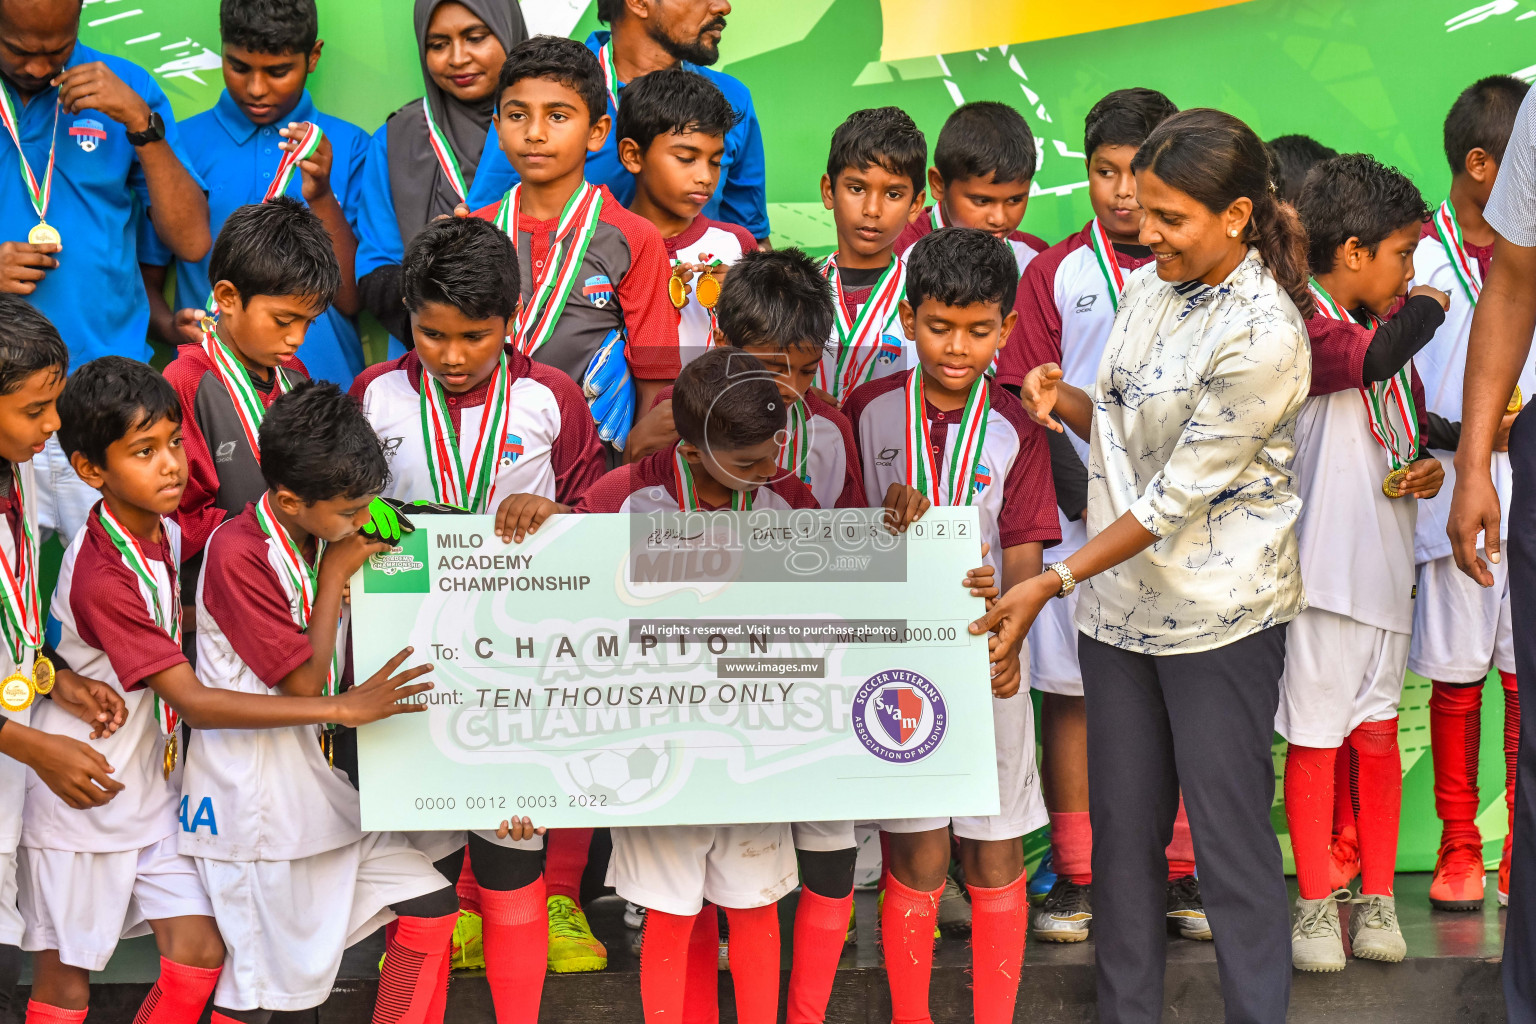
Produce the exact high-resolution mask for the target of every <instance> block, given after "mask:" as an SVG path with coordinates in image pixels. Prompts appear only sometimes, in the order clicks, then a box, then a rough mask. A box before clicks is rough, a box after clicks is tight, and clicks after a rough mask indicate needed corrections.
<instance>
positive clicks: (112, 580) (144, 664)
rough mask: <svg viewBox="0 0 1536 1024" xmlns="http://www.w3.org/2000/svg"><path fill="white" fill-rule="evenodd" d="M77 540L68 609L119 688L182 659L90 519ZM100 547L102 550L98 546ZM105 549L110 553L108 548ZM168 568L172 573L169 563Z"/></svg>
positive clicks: (131, 686)
mask: <svg viewBox="0 0 1536 1024" xmlns="http://www.w3.org/2000/svg"><path fill="white" fill-rule="evenodd" d="M88 529H90V530H91V531H92V533H91V534H89V535H88V536H87V537H86V538H85V541H84V543H82V544H81V545H80V554H79V555H78V556H77V558H76V560H75V572H74V576H73V577H72V578H73V579H74V580H75V582H76V585H75V586H72V587H71V588H70V591H69V610H70V612H71V614H73V615H74V617H75V632H77V633H78V634H80V639H81V640H83V641H85V642H86V643H87V644H89V645H90V646H92V647H94V648H96V650H98V651H103V652H105V653H106V655H107V660H108V661H109V662H111V664H112V671H113V672H114V673H115V674H116V675H117V681H118V684H119V685H120V686H121V687H122V688H123V690H124V692H127V691H130V690H138V689H142V688H143V686H144V681H145V680H146V679H148V678H149V677H150V676H152V675H154V674H155V673H156V672H164V671H165V670H166V669H168V668H172V667H174V666H176V665H182V664H185V663H186V660H187V656H186V655H185V654H183V653H182V651H181V645H180V644H178V643H176V642H175V641H174V640H172V639H171V637H170V635H169V634H168V633H166V631H165V630H163V629H161V628H160V627H159V626H158V625H156V624H155V620H154V619H153V618H152V617H151V616H150V614H149V605H148V604H147V603H146V602H145V600H144V594H143V593H142V592H141V591H140V590H139V578H138V577H137V576H135V575H134V574H133V570H131V569H129V568H128V566H127V565H126V564H124V562H123V560H122V559H121V558H120V557H118V555H117V552H116V550H115V549H112V548H111V546H110V542H109V541H107V540H106V539H105V537H104V536H103V537H98V536H96V533H98V532H99V531H100V530H101V527H100V526H99V525H97V523H96V522H95V521H94V519H93V520H92V521H91V523H90V524H89V526H88ZM103 548H106V549H107V550H105V551H104V550H103ZM109 551H110V554H109V553H108V552H109ZM170 571H171V572H173V573H174V572H176V571H177V570H176V568H175V567H172V568H171V570H170Z"/></svg>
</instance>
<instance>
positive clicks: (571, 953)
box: [549, 896, 608, 974]
mask: <svg viewBox="0 0 1536 1024" xmlns="http://www.w3.org/2000/svg"><path fill="white" fill-rule="evenodd" d="M607 966H608V947H606V946H604V945H603V944H602V943H601V942H599V941H597V939H596V938H595V937H594V936H593V935H592V926H591V925H589V924H588V923H587V915H586V914H584V913H583V912H582V909H581V908H580V907H578V906H577V905H576V901H575V900H573V899H571V898H570V897H569V896H551V897H550V898H549V969H550V971H551V972H553V973H555V974H579V973H581V972H583V971H601V970H603V969H604V968H606V967H607Z"/></svg>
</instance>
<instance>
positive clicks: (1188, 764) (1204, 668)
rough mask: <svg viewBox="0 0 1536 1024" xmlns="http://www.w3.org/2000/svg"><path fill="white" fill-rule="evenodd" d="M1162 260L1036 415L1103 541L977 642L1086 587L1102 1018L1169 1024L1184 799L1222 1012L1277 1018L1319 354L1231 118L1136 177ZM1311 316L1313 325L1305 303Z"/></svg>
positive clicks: (1206, 114) (1278, 217) (1011, 640)
mask: <svg viewBox="0 0 1536 1024" xmlns="http://www.w3.org/2000/svg"><path fill="white" fill-rule="evenodd" d="M1132 167H1133V169H1134V170H1135V172H1136V189H1137V197H1138V200H1139V202H1140V204H1141V206H1142V208H1143V210H1144V211H1145V213H1144V219H1143V223H1142V228H1141V241H1142V243H1143V244H1146V245H1149V246H1150V247H1151V248H1152V251H1153V253H1154V254H1155V255H1156V262H1155V266H1148V267H1143V268H1142V269H1141V270H1139V271H1137V272H1136V273H1134V274H1133V275H1132V276H1131V278H1130V280H1129V281H1128V282H1127V283H1126V286H1125V293H1124V295H1123V296H1122V298H1121V300H1120V306H1119V311H1118V313H1117V314H1116V316H1115V325H1114V328H1113V331H1112V333H1111V335H1110V338H1109V341H1108V343H1107V345H1106V347H1105V351H1104V358H1103V362H1102V363H1101V364H1100V366H1099V373H1098V380H1097V383H1096V385H1095V387H1094V393H1093V394H1092V395H1091V396H1090V395H1088V394H1087V393H1085V392H1083V391H1080V390H1078V389H1076V388H1074V387H1071V386H1070V385H1067V384H1065V383H1063V382H1062V380H1061V376H1062V374H1061V368H1060V367H1058V366H1056V365H1055V364H1047V365H1045V366H1041V367H1037V368H1035V369H1034V370H1033V371H1032V372H1031V373H1030V375H1029V377H1028V378H1027V379H1026V380H1025V382H1024V386H1023V388H1022V397H1023V399H1024V404H1025V406H1026V407H1027V408H1028V409H1029V410H1030V413H1031V415H1032V416H1034V417H1035V419H1036V420H1037V421H1038V422H1040V423H1042V424H1043V425H1045V426H1047V427H1049V428H1051V429H1053V430H1058V431H1059V430H1061V429H1062V426H1061V424H1060V423H1058V422H1057V421H1056V419H1054V418H1053V414H1054V417H1059V419H1060V420H1061V421H1062V422H1064V423H1065V424H1066V425H1067V426H1068V427H1070V428H1071V429H1072V430H1073V431H1074V432H1075V433H1077V434H1078V435H1079V436H1081V437H1083V438H1085V439H1086V440H1087V441H1088V442H1089V445H1090V451H1091V454H1090V460H1089V485H1088V487H1089V489H1088V511H1087V520H1088V533H1089V536H1090V537H1091V538H1092V539H1091V540H1090V541H1089V542H1088V544H1087V545H1085V546H1084V547H1083V548H1082V549H1081V550H1080V551H1078V552H1077V553H1076V554H1075V555H1072V556H1071V557H1070V558H1068V559H1067V560H1066V562H1065V563H1056V564H1055V565H1053V566H1051V567H1050V568H1049V569H1048V570H1047V571H1046V572H1044V573H1042V574H1041V575H1040V576H1037V577H1034V578H1032V579H1030V580H1027V581H1025V582H1024V583H1021V584H1019V585H1018V586H1016V587H1014V588H1013V589H1012V590H1010V591H1009V592H1008V593H1007V594H1005V595H1004V596H1003V598H1002V599H1001V600H1000V601H999V603H998V605H997V606H996V607H995V608H994V609H993V611H992V612H991V614H989V615H988V616H987V617H986V618H985V619H983V620H981V621H980V622H979V623H977V624H976V626H974V627H973V630H975V631H978V632H979V631H981V630H984V629H990V628H997V629H998V631H999V635H1000V637H1001V639H1002V640H1003V641H1004V643H1003V644H1000V645H999V648H1000V650H999V652H998V653H997V654H996V655H995V656H998V657H1000V656H1002V654H1003V652H1004V651H1006V650H1007V649H1010V648H1013V647H1015V646H1016V644H1017V642H1018V639H1019V638H1021V637H1022V636H1024V634H1025V633H1026V632H1027V631H1028V629H1029V627H1030V625H1031V623H1033V621H1034V619H1035V616H1036V614H1037V613H1038V612H1039V610H1040V609H1041V608H1042V607H1043V606H1044V605H1045V603H1046V602H1047V601H1049V600H1051V599H1052V598H1053V597H1057V596H1060V595H1063V594H1065V593H1068V592H1070V591H1071V590H1072V588H1073V587H1075V586H1077V585H1078V581H1081V583H1082V586H1083V594H1082V595H1081V596H1080V599H1079V604H1078V611H1077V627H1078V630H1079V633H1080V635H1079V638H1078V643H1079V646H1078V654H1079V659H1080V661H1081V663H1082V668H1083V680H1084V695H1085V697H1086V700H1087V713H1088V787H1089V793H1090V802H1089V812H1090V816H1091V823H1092V826H1093V835H1094V845H1093V897H1094V915H1095V921H1094V936H1095V938H1096V939H1097V943H1098V948H1097V958H1098V989H1099V992H1098V1004H1099V1007H1098V1008H1099V1019H1100V1020H1101V1021H1104V1022H1105V1024H1127V1022H1135V1024H1142V1022H1146V1024H1152V1022H1156V1021H1159V1020H1161V1019H1162V1012H1163V968H1164V952H1165V948H1164V947H1165V943H1166V931H1165V923H1166V922H1165V919H1164V913H1165V911H1166V909H1167V908H1166V903H1165V900H1166V895H1165V882H1166V876H1167V864H1166V861H1165V859H1164V853H1163V851H1164V848H1165V847H1166V846H1167V843H1168V840H1169V838H1170V837H1171V835H1172V829H1173V818H1174V812H1175V811H1176V810H1177V808H1178V801H1179V792H1180V789H1181V787H1182V790H1183V794H1184V801H1185V806H1186V807H1187V808H1188V811H1189V819H1190V825H1191V831H1192V833H1193V836H1194V841H1195V854H1196V860H1197V862H1198V863H1199V864H1200V868H1201V871H1200V884H1201V889H1202V893H1203V895H1204V898H1205V906H1206V912H1207V914H1208V916H1209V918H1210V924H1211V930H1212V932H1213V933H1214V935H1215V940H1216V944H1217V947H1218V954H1219V959H1218V964H1219V968H1220V974H1221V987H1222V994H1223V997H1224V999H1225V1001H1226V1016H1227V1020H1229V1021H1243V1022H1264V1024H1267V1022H1275V1024H1279V1022H1282V1021H1284V1020H1285V1012H1286V1005H1287V1002H1288V999H1289V994H1290V972H1291V964H1290V941H1289V922H1290V918H1289V908H1288V906H1287V898H1286V889H1285V879H1284V875H1283V873H1282V867H1281V859H1280V847H1279V844H1278V842H1277V841H1276V839H1275V834H1274V830H1273V829H1272V828H1271V826H1270V822H1269V808H1270V804H1271V802H1272V800H1273V798H1274V768H1273V764H1272V763H1271V760H1270V739H1271V735H1272V729H1273V726H1274V717H1275V708H1276V705H1277V703H1278V700H1279V681H1280V675H1281V671H1282V669H1283V667H1284V662H1285V624H1286V623H1287V622H1289V621H1290V620H1291V619H1292V618H1294V617H1295V615H1296V614H1297V613H1298V612H1299V611H1300V610H1301V608H1302V607H1303V606H1304V603H1305V602H1304V599H1303V597H1302V587H1301V576H1300V572H1299V569H1298V567H1297V554H1296V537H1295V523H1296V517H1297V513H1298V512H1299V510H1300V501H1299V499H1298V498H1297V496H1296V492H1295V488H1294V485H1293V481H1292V477H1291V471H1290V463H1291V458H1292V455H1293V443H1292V434H1293V430H1294V427H1295V423H1296V415H1297V412H1298V411H1299V410H1300V408H1301V404H1302V402H1303V400H1304V399H1305V398H1306V397H1307V389H1308V385H1309V381H1310V378H1311V359H1310V354H1309V349H1308V346H1307V341H1306V337H1307V334H1306V328H1305V326H1304V325H1303V319H1302V318H1303V315H1305V314H1309V313H1310V312H1311V311H1312V308H1313V307H1312V300H1311V298H1310V297H1309V295H1308V294H1307V272H1306V260H1305V252H1304V248H1303V240H1302V233H1301V228H1300V226H1299V225H1298V224H1297V222H1296V219H1295V214H1294V212H1292V211H1291V210H1290V208H1289V207H1287V206H1284V205H1282V204H1281V203H1280V202H1279V200H1278V198H1277V196H1276V194H1275V186H1274V184H1273V183H1272V181H1271V178H1270V174H1269V164H1268V156H1267V154H1266V152H1265V149H1264V146H1263V144H1262V143H1261V142H1260V141H1259V139H1258V137H1257V136H1255V135H1254V133H1253V132H1252V130H1250V129H1249V128H1248V126H1247V125H1245V124H1243V123H1242V122H1241V121H1239V120H1237V119H1236V118H1234V117H1232V116H1230V115H1228V114H1224V113H1221V112H1220V111H1215V110H1187V111H1184V112H1183V113H1181V114H1177V115H1174V116H1173V117H1170V118H1168V119H1167V120H1166V121H1164V122H1163V123H1162V124H1161V125H1159V126H1158V128H1157V129H1156V130H1155V131H1153V133H1152V135H1151V136H1150V137H1149V138H1148V139H1147V141H1146V142H1145V143H1144V144H1143V145H1142V147H1141V149H1140V151H1139V152H1138V153H1137V154H1136V158H1135V160H1134V161H1133V164H1132ZM1298 307H1300V310H1298Z"/></svg>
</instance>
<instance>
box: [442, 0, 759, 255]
mask: <svg viewBox="0 0 1536 1024" xmlns="http://www.w3.org/2000/svg"><path fill="white" fill-rule="evenodd" d="M730 10H731V5H730V4H728V3H726V2H725V0H706V2H702V3H690V4H669V5H665V6H664V5H662V4H653V5H652V7H651V11H650V17H649V18H647V19H645V20H644V21H641V20H640V19H637V18H636V17H635V16H634V15H632V14H630V13H629V11H628V10H626V8H625V4H624V0H597V19H598V20H599V21H601V22H602V23H603V24H605V25H608V26H610V29H611V30H610V31H607V32H601V31H599V32H593V33H592V34H591V35H589V36H588V37H587V49H589V50H591V51H592V52H593V53H595V54H597V59H598V61H599V62H600V63H601V64H602V66H603V77H604V78H605V79H606V81H607V86H608V116H609V118H611V119H613V120H614V121H615V122H617V120H618V117H619V96H620V93H621V91H622V90H623V88H624V86H625V85H627V84H628V83H629V82H631V81H633V80H634V79H636V78H639V77H640V76H641V75H644V74H646V73H647V72H650V71H659V70H661V69H662V68H668V67H682V68H685V69H687V70H689V71H696V72H698V73H699V74H701V75H703V76H704V77H705V78H707V79H709V80H710V81H711V82H713V83H714V84H715V86H717V87H718V88H719V90H720V91H721V92H722V93H724V94H725V98H726V99H727V100H729V101H730V104H731V108H732V109H733V110H734V111H735V112H736V123H735V125H734V126H732V127H731V129H730V130H729V131H727V132H726V133H725V153H724V154H723V155H722V156H721V158H720V185H719V187H718V188H716V189H715V194H714V195H713V196H711V197H710V200H709V202H707V203H705V204H704V209H703V210H701V211H700V213H701V214H702V215H703V216H705V217H708V218H709V219H710V220H719V221H724V222H726V223H727V224H735V225H737V226H738V227H743V228H746V229H747V230H748V231H750V232H751V233H752V237H753V238H755V239H757V240H758V241H760V242H761V241H765V240H766V239H767V238H768V192H767V175H766V171H765V168H764V162H763V133H762V128H761V127H760V126H759V125H758V121H757V111H756V110H755V109H754V108H753V106H752V93H751V92H750V91H749V90H748V89H747V87H746V86H745V85H743V84H742V82H741V81H740V80H739V79H737V78H734V77H732V76H731V75H728V74H726V73H725V72H723V71H716V70H715V69H714V68H711V67H707V66H706V65H709V64H713V63H715V61H717V60H719V59H720V33H721V32H723V31H724V30H725V15H727V14H729V13H730ZM586 177H587V180H588V181H590V182H591V183H592V184H594V185H607V186H608V191H610V192H612V193H613V196H614V198H615V199H617V200H618V201H619V202H620V203H622V204H623V205H624V206H626V207H627V206H629V204H630V203H631V202H633V201H634V198H635V178H634V175H632V174H631V173H630V172H629V171H627V170H625V169H624V164H623V163H622V162H621V161H620V160H619V139H618V135H617V133H615V132H609V133H608V138H607V141H605V142H604V143H603V146H602V148H601V149H599V150H597V151H596V152H594V153H588V154H587V173H586ZM517 180H518V179H517V172H516V171H515V170H513V169H512V165H511V163H510V162H509V161H507V160H506V159H505V158H503V157H501V156H499V155H498V153H497V140H496V125H495V123H494V122H493V123H492V125H491V130H490V133H489V134H488V136H487V142H486V148H485V156H484V158H483V163H482V164H481V166H480V168H479V169H478V170H477V171H476V173H475V180H474V183H473V184H472V185H471V186H470V189H469V199H468V204H469V208H470V209H471V210H478V209H480V208H481V207H482V206H489V205H490V204H491V203H494V202H495V201H496V200H498V199H500V198H501V197H502V195H503V194H505V193H506V191H507V189H509V188H511V187H512V186H513V185H514V184H516V183H517Z"/></svg>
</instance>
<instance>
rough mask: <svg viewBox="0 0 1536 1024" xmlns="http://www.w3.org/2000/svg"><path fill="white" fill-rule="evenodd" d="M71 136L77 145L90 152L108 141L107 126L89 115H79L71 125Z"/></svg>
mask: <svg viewBox="0 0 1536 1024" xmlns="http://www.w3.org/2000/svg"><path fill="white" fill-rule="evenodd" d="M69 137H70V138H72V139H74V140H75V145H77V146H79V147H80V148H81V149H83V150H85V152H87V153H90V152H92V151H94V150H95V149H96V147H97V146H99V145H101V144H102V143H103V142H105V141H106V138H107V126H106V125H104V124H102V123H101V122H100V121H96V120H93V119H92V118H89V117H79V118H76V119H75V123H74V124H72V125H70V126H69Z"/></svg>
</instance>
